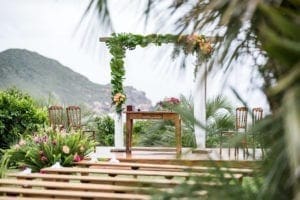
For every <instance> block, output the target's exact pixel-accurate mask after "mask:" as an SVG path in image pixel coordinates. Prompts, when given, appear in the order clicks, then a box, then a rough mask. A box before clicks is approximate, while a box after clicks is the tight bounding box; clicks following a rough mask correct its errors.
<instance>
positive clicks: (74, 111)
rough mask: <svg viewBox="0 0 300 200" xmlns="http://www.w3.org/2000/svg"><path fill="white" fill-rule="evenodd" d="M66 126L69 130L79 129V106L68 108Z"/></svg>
mask: <svg viewBox="0 0 300 200" xmlns="http://www.w3.org/2000/svg"><path fill="white" fill-rule="evenodd" d="M66 111H67V124H68V128H69V129H75V130H77V129H81V109H80V107H79V106H68V107H67V108H66Z"/></svg>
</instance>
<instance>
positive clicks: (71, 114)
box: [66, 106, 96, 151]
mask: <svg viewBox="0 0 300 200" xmlns="http://www.w3.org/2000/svg"><path fill="white" fill-rule="evenodd" d="M66 112H67V125H68V129H70V130H72V129H73V130H81V131H82V133H91V134H92V137H93V140H96V135H95V134H96V133H95V131H94V130H89V129H86V126H85V125H82V124H81V109H80V107H79V106H68V107H67V108H66ZM94 151H95V148H94Z"/></svg>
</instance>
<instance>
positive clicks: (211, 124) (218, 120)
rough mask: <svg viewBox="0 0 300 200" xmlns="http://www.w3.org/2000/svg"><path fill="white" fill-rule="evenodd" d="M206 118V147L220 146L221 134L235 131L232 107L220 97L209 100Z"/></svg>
mask: <svg viewBox="0 0 300 200" xmlns="http://www.w3.org/2000/svg"><path fill="white" fill-rule="evenodd" d="M206 118H207V127H206V134H207V139H206V146H207V147H216V146H219V143H220V137H219V136H220V133H221V132H222V131H226V130H234V123H235V118H234V113H233V108H232V105H231V104H230V103H229V101H228V100H227V99H226V98H224V97H222V96H220V95H219V96H216V97H215V98H211V99H208V100H207V103H206Z"/></svg>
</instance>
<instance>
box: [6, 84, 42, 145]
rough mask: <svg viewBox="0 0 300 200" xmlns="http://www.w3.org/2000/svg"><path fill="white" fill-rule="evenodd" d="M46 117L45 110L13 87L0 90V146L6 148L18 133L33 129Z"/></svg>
mask: <svg viewBox="0 0 300 200" xmlns="http://www.w3.org/2000/svg"><path fill="white" fill-rule="evenodd" d="M46 119H47V113H46V111H45V110H43V109H41V108H38V107H37V106H36V104H35V102H34V100H33V99H32V98H31V97H30V96H29V95H28V94H25V93H22V92H21V91H19V90H17V89H15V88H13V89H8V90H6V91H2V92H0V148H4V149H5V148H8V147H9V145H10V144H12V143H13V142H14V141H16V140H18V138H19V136H20V134H22V133H26V132H30V131H35V130H37V128H38V126H40V125H42V124H44V122H45V121H46Z"/></svg>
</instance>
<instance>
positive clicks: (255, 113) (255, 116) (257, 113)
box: [252, 107, 263, 125]
mask: <svg viewBox="0 0 300 200" xmlns="http://www.w3.org/2000/svg"><path fill="white" fill-rule="evenodd" d="M262 117H263V109H262V108H260V107H258V108H253V109H252V124H253V125H254V124H256V122H257V121H259V120H261V119H262Z"/></svg>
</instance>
